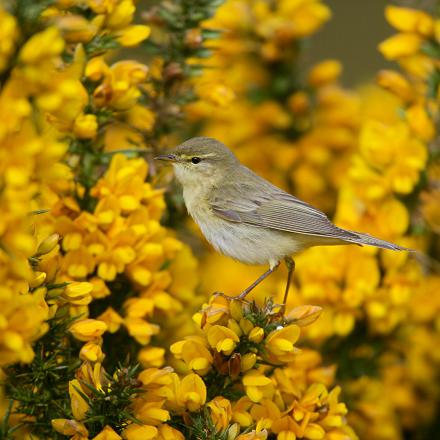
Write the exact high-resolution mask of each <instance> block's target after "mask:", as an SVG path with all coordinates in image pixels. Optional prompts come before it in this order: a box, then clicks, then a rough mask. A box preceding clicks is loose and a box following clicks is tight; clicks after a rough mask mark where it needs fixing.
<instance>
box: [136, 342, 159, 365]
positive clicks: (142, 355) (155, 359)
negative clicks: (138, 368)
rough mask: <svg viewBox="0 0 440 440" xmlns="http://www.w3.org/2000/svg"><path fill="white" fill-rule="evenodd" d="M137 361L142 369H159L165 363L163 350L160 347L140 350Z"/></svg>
mask: <svg viewBox="0 0 440 440" xmlns="http://www.w3.org/2000/svg"><path fill="white" fill-rule="evenodd" d="M138 360H139V362H140V363H141V365H142V366H143V367H145V368H146V367H161V366H162V365H163V364H164V362H165V349H164V348H162V347H144V348H141V350H140V351H139V355H138Z"/></svg>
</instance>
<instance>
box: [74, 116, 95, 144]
mask: <svg viewBox="0 0 440 440" xmlns="http://www.w3.org/2000/svg"><path fill="white" fill-rule="evenodd" d="M97 130H98V121H97V119H96V116H95V115H90V114H89V115H85V114H81V115H79V116H78V117H77V118H76V119H75V122H74V125H73V131H74V133H75V135H76V136H78V137H79V138H80V139H93V138H94V137H95V136H96V133H97Z"/></svg>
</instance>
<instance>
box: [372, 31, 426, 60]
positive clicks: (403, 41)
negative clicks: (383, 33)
mask: <svg viewBox="0 0 440 440" xmlns="http://www.w3.org/2000/svg"><path fill="white" fill-rule="evenodd" d="M422 41H423V40H422V38H421V37H420V36H418V35H416V34H412V33H401V34H396V35H393V36H392V37H390V38H388V39H386V40H385V41H383V42H382V43H380V44H379V51H380V52H381V53H382V55H383V56H384V57H385V58H386V59H388V60H396V59H399V58H402V57H405V56H409V55H414V54H415V53H417V52H418V51H419V49H420V46H421V44H422Z"/></svg>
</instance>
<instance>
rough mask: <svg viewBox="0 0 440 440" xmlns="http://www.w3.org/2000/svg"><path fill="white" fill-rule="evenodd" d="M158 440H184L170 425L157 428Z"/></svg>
mask: <svg viewBox="0 0 440 440" xmlns="http://www.w3.org/2000/svg"><path fill="white" fill-rule="evenodd" d="M158 440H185V439H184V437H183V434H182V433H181V432H180V431H178V430H177V429H174V428H172V427H171V426H170V425H166V424H163V425H161V426H159V436H158Z"/></svg>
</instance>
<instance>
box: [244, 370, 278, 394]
mask: <svg viewBox="0 0 440 440" xmlns="http://www.w3.org/2000/svg"><path fill="white" fill-rule="evenodd" d="M242 382H243V385H244V387H245V390H246V394H247V396H248V397H249V399H251V400H252V402H259V401H260V400H261V399H262V398H263V397H265V396H269V395H271V394H272V392H273V383H272V380H271V379H270V378H269V377H266V376H265V375H264V374H263V373H262V372H261V371H257V370H250V371H248V372H247V373H246V374H245V375H244V376H243V379H242Z"/></svg>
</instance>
